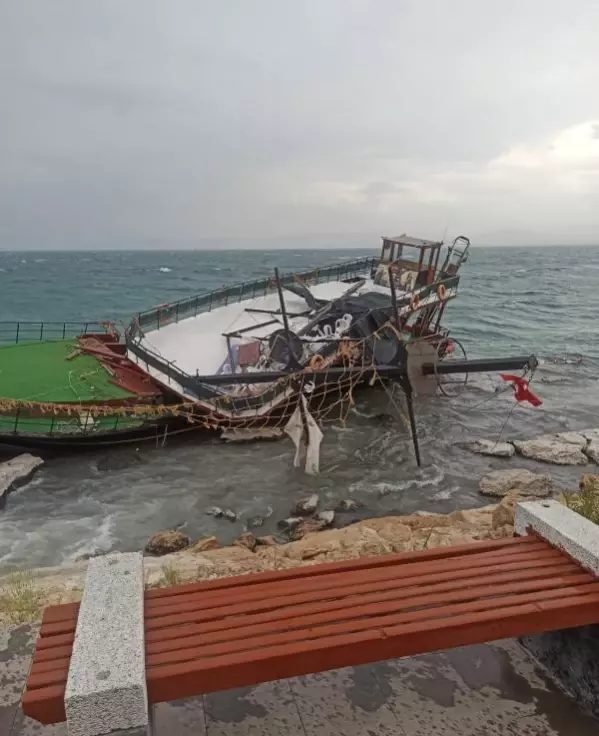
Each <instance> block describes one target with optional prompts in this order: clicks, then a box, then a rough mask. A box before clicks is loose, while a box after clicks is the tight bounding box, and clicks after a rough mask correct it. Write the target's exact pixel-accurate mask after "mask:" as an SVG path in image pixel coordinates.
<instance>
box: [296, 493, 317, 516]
mask: <svg viewBox="0 0 599 736" xmlns="http://www.w3.org/2000/svg"><path fill="white" fill-rule="evenodd" d="M317 506H318V495H317V494H316V493H313V494H312V495H311V496H306V497H305V498H300V500H299V501H297V502H296V503H295V505H294V506H293V509H292V510H291V513H292V515H293V516H310V515H311V514H313V513H314V512H315V511H316V507H317Z"/></svg>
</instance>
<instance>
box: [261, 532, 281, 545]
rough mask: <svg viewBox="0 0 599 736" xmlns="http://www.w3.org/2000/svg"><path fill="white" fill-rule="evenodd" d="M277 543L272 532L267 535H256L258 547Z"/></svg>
mask: <svg viewBox="0 0 599 736" xmlns="http://www.w3.org/2000/svg"><path fill="white" fill-rule="evenodd" d="M277 544H278V542H277V539H276V537H273V535H272V534H268V535H267V536H265V537H256V546H258V547H275V546H276V545H277Z"/></svg>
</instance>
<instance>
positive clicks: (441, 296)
mask: <svg viewBox="0 0 599 736" xmlns="http://www.w3.org/2000/svg"><path fill="white" fill-rule="evenodd" d="M437 296H438V297H439V299H440V300H441V301H442V302H443V301H445V297H446V296H447V289H446V288H445V286H444V285H443V284H439V286H437Z"/></svg>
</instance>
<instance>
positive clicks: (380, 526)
mask: <svg viewBox="0 0 599 736" xmlns="http://www.w3.org/2000/svg"><path fill="white" fill-rule="evenodd" d="M361 526H363V527H364V528H368V529H372V530H373V531H375V532H376V533H377V534H378V535H379V537H380V538H381V539H382V540H384V541H385V543H386V544H388V545H389V546H390V547H391V550H392V551H393V552H402V551H403V550H406V549H410V548H411V542H412V537H413V532H412V529H411V527H409V526H408V525H407V524H404V523H403V522H402V517H401V516H397V517H393V516H387V517H380V518H378V519H368V520H366V521H363V522H361Z"/></svg>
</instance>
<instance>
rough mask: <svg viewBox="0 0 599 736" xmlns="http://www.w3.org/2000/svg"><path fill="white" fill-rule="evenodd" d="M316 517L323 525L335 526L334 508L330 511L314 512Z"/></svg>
mask: <svg viewBox="0 0 599 736" xmlns="http://www.w3.org/2000/svg"><path fill="white" fill-rule="evenodd" d="M314 519H315V521H319V522H321V524H322V525H323V527H327V526H333V522H334V521H335V512H334V511H333V510H332V509H330V510H328V511H318V512H317V513H316V514H314Z"/></svg>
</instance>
